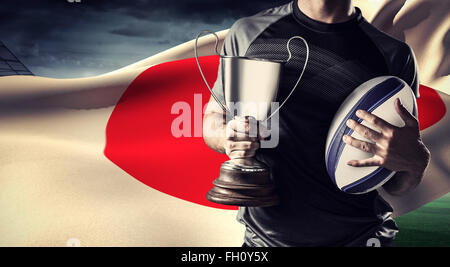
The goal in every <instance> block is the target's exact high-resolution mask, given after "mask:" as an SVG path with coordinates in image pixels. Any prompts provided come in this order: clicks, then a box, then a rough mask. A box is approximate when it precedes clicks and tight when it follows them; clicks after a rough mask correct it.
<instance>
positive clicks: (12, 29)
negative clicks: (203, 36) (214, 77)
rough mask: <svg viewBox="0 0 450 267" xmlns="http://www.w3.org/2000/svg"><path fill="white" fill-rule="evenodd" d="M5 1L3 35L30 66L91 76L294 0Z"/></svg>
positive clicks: (0, 19) (51, 73) (0, 18)
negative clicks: (199, 33)
mask: <svg viewBox="0 0 450 267" xmlns="http://www.w3.org/2000/svg"><path fill="white" fill-rule="evenodd" d="M69 1H71V0H1V3H0V40H1V41H3V42H4V43H5V44H6V45H7V46H8V47H9V48H10V49H11V50H12V51H13V52H14V53H15V54H16V55H17V56H18V57H19V58H20V59H21V60H22V62H24V64H25V65H26V66H27V67H29V68H30V70H31V71H32V72H33V73H34V74H36V75H41V76H48V77H58V78H62V77H86V76H92V75H95V74H101V73H105V72H108V71H112V70H115V69H118V68H120V67H123V66H126V65H128V64H130V63H134V62H136V61H138V60H140V59H143V58H146V57H149V56H151V55H154V54H155V53H158V52H160V51H163V50H165V49H167V48H170V47H172V46H175V45H177V44H180V43H183V42H186V41H189V40H191V39H193V38H194V37H195V36H196V34H197V33H198V32H199V31H201V30H204V29H210V30H222V29H226V28H229V27H230V26H231V24H232V23H233V22H234V21H235V20H236V19H238V18H240V17H243V16H248V15H252V14H254V13H256V12H258V11H260V10H263V9H266V8H269V7H273V6H278V5H281V4H283V3H286V2H289V0H284V1H280V0H135V1H133V0H129V1H125V0H80V1H81V3H70V2H69Z"/></svg>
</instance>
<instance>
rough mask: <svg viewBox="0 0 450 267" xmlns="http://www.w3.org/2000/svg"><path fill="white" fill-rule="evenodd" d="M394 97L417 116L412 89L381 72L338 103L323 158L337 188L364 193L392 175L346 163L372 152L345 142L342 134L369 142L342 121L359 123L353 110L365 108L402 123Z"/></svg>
mask: <svg viewBox="0 0 450 267" xmlns="http://www.w3.org/2000/svg"><path fill="white" fill-rule="evenodd" d="M396 98H400V100H401V102H402V104H403V105H404V106H405V108H406V109H407V110H408V111H409V112H411V113H412V114H413V115H414V116H417V105H416V98H415V96H414V93H413V91H412V89H411V88H410V87H409V86H408V84H407V83H405V82H404V81H403V80H401V79H400V78H398V77H394V76H381V77H377V78H374V79H371V80H369V81H367V82H365V83H363V84H361V85H360V86H358V87H357V88H356V89H355V90H354V91H353V92H352V93H351V94H350V95H349V96H348V97H347V98H346V99H345V100H344V102H343V103H342V104H341V106H340V107H339V109H338V111H337V112H336V114H335V116H334V118H333V121H332V123H331V126H330V129H329V131H328V137H327V142H326V150H325V151H326V152H325V162H326V168H327V171H328V174H329V175H330V178H331V180H332V181H333V182H334V184H335V185H336V186H337V187H338V188H339V189H340V190H342V191H344V192H346V193H350V194H362V193H367V192H369V191H372V190H374V189H377V188H378V187H380V186H382V185H383V184H384V183H385V182H387V181H388V180H389V179H390V178H391V177H392V176H394V174H395V172H393V171H390V170H388V169H386V168H383V167H379V166H374V167H352V166H349V165H347V162H348V161H349V160H361V159H366V158H370V157H372V156H373V154H372V153H367V152H364V151H361V150H359V149H357V148H355V147H352V146H350V145H347V144H346V143H345V142H344V141H343V140H342V137H343V136H344V135H346V134H347V135H350V136H352V137H354V138H357V139H360V140H364V141H368V142H371V143H373V142H372V141H370V140H368V139H365V138H363V137H362V136H361V135H359V134H358V133H356V132H354V131H353V130H352V129H351V128H349V127H347V125H346V124H345V123H346V121H347V120H348V119H353V120H355V121H357V122H359V123H361V121H362V120H361V119H360V118H358V117H357V116H356V114H355V112H356V111H357V110H358V109H362V110H366V111H367V112H370V113H372V114H374V115H376V116H378V117H380V118H382V119H384V120H385V121H387V122H389V123H390V124H392V125H395V126H398V127H402V126H404V122H403V120H402V118H401V117H400V115H399V114H398V113H397V111H396V110H395V106H394V103H395V99H396ZM361 124H362V125H365V126H367V127H369V128H371V129H373V130H375V131H378V132H380V131H379V130H378V129H377V128H375V127H373V126H372V125H370V124H368V123H367V122H366V121H362V123H361Z"/></svg>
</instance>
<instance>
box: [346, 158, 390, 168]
mask: <svg viewBox="0 0 450 267" xmlns="http://www.w3.org/2000/svg"><path fill="white" fill-rule="evenodd" d="M347 164H348V165H350V166H352V167H371V166H381V165H382V164H381V162H380V160H379V159H378V158H376V157H371V158H368V159H362V160H350V161H349V162H347Z"/></svg>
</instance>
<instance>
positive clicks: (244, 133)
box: [226, 117, 258, 141]
mask: <svg viewBox="0 0 450 267" xmlns="http://www.w3.org/2000/svg"><path fill="white" fill-rule="evenodd" d="M226 135H227V139H229V140H235V141H244V140H257V137H258V124H257V121H256V120H255V119H254V118H253V117H234V119H233V120H231V121H229V122H228V123H227V127H226Z"/></svg>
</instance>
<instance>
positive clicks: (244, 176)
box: [206, 158, 279, 207]
mask: <svg viewBox="0 0 450 267" xmlns="http://www.w3.org/2000/svg"><path fill="white" fill-rule="evenodd" d="M213 184H214V187H213V188H212V189H211V190H209V192H208V194H207V195H206V198H207V199H208V200H209V201H211V202H215V203H219V204H225V205H233V206H247V207H266V206H274V205H277V204H278V203H279V198H278V196H277V195H276V194H275V188H274V185H273V183H272V181H271V180H270V171H269V168H268V167H267V166H266V165H265V164H264V163H262V162H260V161H258V160H256V159H255V158H245V159H232V160H228V161H226V162H224V163H223V164H222V166H221V167H220V175H219V177H218V178H217V179H216V180H214V182H213Z"/></svg>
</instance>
